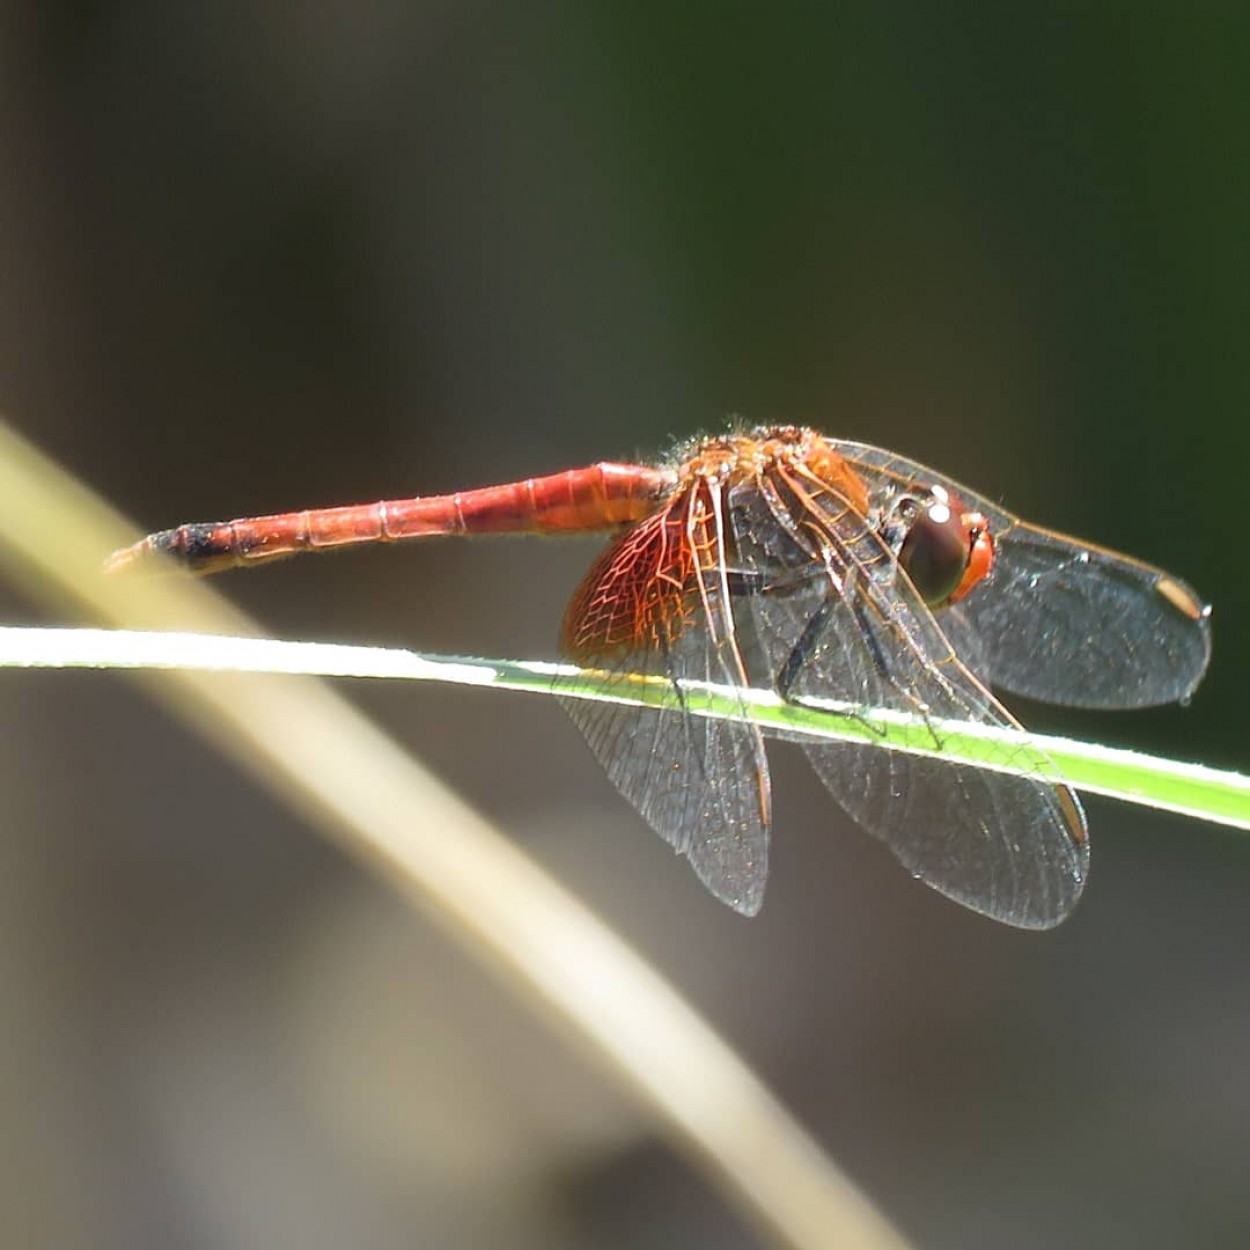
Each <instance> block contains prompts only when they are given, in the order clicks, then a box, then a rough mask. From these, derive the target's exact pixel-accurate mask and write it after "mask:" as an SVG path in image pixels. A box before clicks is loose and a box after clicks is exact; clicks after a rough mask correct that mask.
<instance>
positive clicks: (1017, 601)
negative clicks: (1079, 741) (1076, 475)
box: [834, 440, 1211, 708]
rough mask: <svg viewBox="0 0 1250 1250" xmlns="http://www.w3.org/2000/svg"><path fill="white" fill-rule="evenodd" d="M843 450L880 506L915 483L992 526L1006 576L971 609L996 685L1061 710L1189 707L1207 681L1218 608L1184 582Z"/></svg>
mask: <svg viewBox="0 0 1250 1250" xmlns="http://www.w3.org/2000/svg"><path fill="white" fill-rule="evenodd" d="M834 445H835V446H836V447H837V449H838V451H840V452H841V453H842V455H844V456H846V457H847V459H848V460H850V461H851V462H852V463H853V465H854V467H855V469H856V471H857V472H858V473H859V474H860V476H861V477H863V478H864V480H865V482H866V483H867V484H868V487H869V492H870V494H871V495H872V496H873V497H874V498H876V499H882V498H887V497H888V495H889V493H890V492H892V491H896V490H898V489H900V488H902V489H905V488H906V487H907V486H908V485H910V484H911V483H921V484H933V483H937V484H938V485H941V486H945V487H946V488H947V489H948V490H951V491H953V492H954V493H955V494H956V495H958V496H959V497H960V498H961V499H962V500H963V501H964V503H965V504H966V505H967V506H968V507H969V508H972V509H974V510H976V511H979V512H982V513H983V514H984V515H985V516H986V517H988V518H989V521H990V532H991V533H992V534H993V537H994V545H995V560H994V567H993V570H992V572H991V573H990V575H989V577H988V578H987V579H986V580H985V581H984V582H982V583H981V584H980V585H979V586H977V587H976V588H975V589H974V590H973V591H972V592H971V593H970V594H969V595H968V597H967V599H965V600H964V601H963V603H962V604H961V605H960V606H961V608H962V610H963V613H964V615H965V618H966V622H967V624H968V625H969V626H970V627H971V628H972V630H974V631H975V633H976V635H977V637H978V638H979V643H980V649H981V655H982V660H983V663H984V669H983V670H982V671H983V672H984V673H986V674H988V676H989V678H990V680H991V681H992V682H993V683H994V684H995V685H998V686H1002V687H1003V688H1004V689H1006V690H1011V691H1014V692H1015V693H1016V694H1022V695H1026V696H1028V697H1029V698H1033V699H1043V700H1045V701H1047V702H1050V703H1065V704H1069V705H1071V706H1074V707H1093V708H1128V707H1149V706H1152V705H1154V704H1159V703H1171V702H1174V701H1176V700H1185V699H1188V698H1189V696H1190V695H1191V694H1192V693H1193V691H1194V689H1195V688H1196V686H1197V685H1198V683H1199V681H1201V680H1202V675H1203V673H1204V672H1205V671H1206V667H1207V662H1208V661H1209V659H1210V657H1211V624H1210V615H1209V609H1208V608H1207V607H1206V605H1205V604H1204V603H1203V601H1202V600H1201V599H1200V598H1199V597H1198V595H1197V594H1196V592H1195V591H1194V590H1193V588H1192V587H1190V586H1188V585H1187V584H1186V583H1185V582H1183V581H1181V580H1180V579H1179V578H1177V577H1173V576H1172V575H1171V574H1169V573H1165V572H1163V570H1162V569H1157V568H1155V567H1153V566H1152V565H1149V564H1143V563H1141V562H1140V561H1138V560H1134V559H1131V558H1130V557H1128V556H1124V555H1120V554H1119V553H1117V552H1114V551H1107V550H1105V549H1104V548H1101V547H1096V546H1094V545H1093V544H1091V543H1085V542H1082V541H1081V540H1080V539H1077V538H1070V537H1068V536H1066V535H1063V534H1056V533H1052V532H1050V531H1049V530H1044V529H1040V528H1038V527H1037V526H1033V525H1029V524H1028V523H1026V522H1024V521H1021V520H1019V519H1018V518H1017V517H1014V516H1012V515H1011V513H1009V512H1006V511H1004V510H1003V509H1002V508H1000V507H998V506H997V505H996V504H994V503H992V502H991V501H990V500H987V499H985V498H984V497H983V496H980V495H978V494H976V492H975V491H970V490H968V489H967V488H966V487H964V486H961V485H959V484H958V483H956V482H952V481H951V480H950V479H949V478H947V477H945V476H943V475H942V474H940V473H935V472H934V471H933V470H931V469H927V468H925V467H923V466H922V465H918V464H916V463H915V462H914V461H911V460H906V459H904V458H903V457H901V456H896V455H894V454H893V453H892V452H888V451H883V450H881V449H880V448H877V447H869V446H867V445H866V444H863V443H851V442H845V441H842V440H835V441H834ZM940 615H942V614H941V613H939V616H940ZM953 632H955V631H954V630H952V633H953ZM957 645H958V644H957ZM961 655H962V652H961Z"/></svg>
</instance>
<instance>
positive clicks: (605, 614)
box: [108, 425, 1211, 929]
mask: <svg viewBox="0 0 1250 1250" xmlns="http://www.w3.org/2000/svg"><path fill="white" fill-rule="evenodd" d="M590 531H606V532H608V533H609V534H611V535H612V537H611V540H610V542H609V543H608V545H607V547H606V548H605V549H604V551H603V552H602V554H600V556H599V557H598V559H597V560H596V561H595V563H594V564H593V566H592V567H591V569H590V571H589V572H588V573H587V574H586V576H585V578H584V579H583V580H582V582H581V584H580V585H579V586H578V588H577V589H576V591H575V592H574V594H573V597H572V599H571V601H570V603H569V605H568V608H567V610H566V612H565V616H564V621H563V626H562V629H561V635H560V639H561V647H560V649H561V652H562V654H563V656H564V657H565V658H566V659H567V660H569V661H570V662H571V663H572V664H574V665H576V666H578V667H579V668H581V669H593V670H596V671H597V672H598V673H599V674H600V675H602V677H603V679H604V680H606V681H607V682H609V683H610V684H614V683H619V687H620V689H621V690H622V691H624V690H625V689H626V688H627V687H628V686H629V685H630V684H631V683H635V682H636V681H637V679H638V678H639V677H643V678H650V679H653V680H658V681H659V682H661V683H663V685H664V688H665V689H668V688H669V687H670V686H671V690H672V695H673V697H672V699H671V700H669V701H668V705H667V706H654V705H651V706H640V705H639V704H638V703H637V702H633V703H627V702H612V701H590V700H585V699H576V698H572V697H568V696H567V695H566V696H564V697H563V698H562V702H563V703H564V705H565V706H566V708H567V710H568V711H569V713H570V714H571V716H572V717H573V720H574V721H575V722H576V723H577V725H578V726H579V727H580V729H581V730H582V732H583V734H584V735H585V737H586V740H587V742H588V743H589V745H590V747H591V750H592V751H593V752H594V754H595V755H596V756H597V757H598V759H599V761H600V762H601V763H602V765H603V766H604V768H605V769H606V771H607V773H608V776H609V777H610V778H611V780H612V782H613V783H614V784H615V786H616V788H617V789H618V790H619V791H620V792H621V793H622V794H623V795H624V797H625V798H626V799H628V800H629V802H630V803H632V804H633V806H634V807H635V808H636V809H637V810H638V812H639V813H640V814H641V815H642V817H643V818H644V819H645V820H646V822H647V823H648V824H649V825H650V826H651V827H652V828H653V829H654V830H655V831H656V832H657V833H658V834H659V835H660V836H661V837H662V838H664V839H665V841H667V842H668V843H669V844H670V845H671V846H672V847H673V848H674V849H675V850H676V851H677V852H678V853H680V854H681V855H684V856H685V857H686V858H687V859H688V860H689V862H690V864H691V866H692V867H693V868H694V871H695V872H696V873H697V874H698V876H699V878H700V879H701V880H702V881H703V883H704V884H705V885H706V886H707V887H708V889H710V890H711V892H712V893H713V894H714V895H715V896H716V897H717V898H719V899H721V900H722V901H723V902H725V903H727V904H729V906H731V907H733V908H735V909H736V910H737V911H739V912H741V913H743V914H745V915H754V914H755V913H756V912H758V911H759V909H760V907H761V905H762V902H763V897H764V886H765V882H766V880H767V876H768V863H769V843H770V835H771V826H772V806H771V786H770V780H769V768H768V759H767V756H766V754H765V747H764V737H765V733H766V731H765V730H763V729H761V728H760V726H759V725H758V723H756V722H754V721H752V719H751V718H750V716H749V714H748V710H747V708H746V706H745V702H746V700H745V698H744V695H745V694H746V692H748V691H753V690H759V689H764V690H770V691H773V692H775V693H776V694H777V695H778V696H779V697H780V698H781V699H782V700H785V701H787V702H790V703H794V704H797V705H802V704H804V703H805V702H818V701H822V700H823V701H828V700H832V701H835V702H836V703H838V704H841V705H850V706H852V707H858V708H864V709H884V710H887V711H893V712H901V713H906V714H910V715H911V716H914V717H916V718H918V719H919V721H920V723H922V724H926V725H927V724H934V725H936V724H937V723H938V722H950V721H958V722H971V723H973V724H977V725H984V726H990V727H998V728H1003V729H1019V725H1018V722H1017V721H1016V720H1015V719H1014V718H1013V716H1012V715H1011V713H1010V712H1008V711H1007V709H1006V708H1005V707H1004V706H1003V705H1002V704H1001V703H1000V702H999V700H998V698H997V697H996V696H995V694H994V693H992V691H993V690H994V689H999V690H1003V691H1007V692H1009V693H1013V694H1017V695H1022V696H1025V697H1028V698H1031V699H1037V700H1042V701H1046V702H1050V703H1056V704H1064V705H1068V706H1072V707H1081V708H1141V707H1149V706H1153V705H1158V704H1164V703H1169V702H1173V701H1180V702H1187V701H1188V700H1189V698H1190V696H1191V695H1192V694H1193V692H1194V690H1195V688H1196V687H1197V685H1198V683H1199V681H1200V680H1201V678H1202V676H1203V673H1204V672H1205V670H1206V667H1207V663H1208V660H1209V658H1210V654H1211V629H1210V608H1209V606H1208V605H1207V604H1205V603H1204V602H1203V600H1202V599H1200V598H1199V597H1198V595H1197V594H1196V593H1195V591H1194V590H1193V589H1192V588H1191V587H1190V586H1189V585H1187V584H1186V583H1185V582H1184V581H1182V580H1181V579H1180V578H1178V577H1175V576H1173V575H1172V574H1170V573H1166V572H1164V571H1162V570H1161V569H1158V568H1155V567H1153V566H1151V565H1149V564H1145V563H1143V562H1141V561H1139V560H1136V559H1133V558H1131V557H1129V556H1126V555H1121V554H1118V553H1117V552H1114V551H1110V550H1107V549H1105V548H1102V547H1098V546H1095V545H1094V544H1092V543H1088V542H1083V541H1081V540H1079V539H1076V538H1072V537H1068V536H1065V535H1063V534H1058V533H1054V532H1052V531H1050V530H1047V529H1042V528H1040V527H1038V526H1035V525H1031V524H1028V523H1027V522H1024V521H1022V520H1020V519H1019V518H1017V517H1015V516H1013V515H1012V514H1011V513H1009V512H1007V511H1005V510H1004V509H1002V508H1001V507H999V506H998V505H997V504H995V503H994V502H992V501H991V500H990V499H987V498H986V497H984V496H982V495H978V494H976V493H974V492H973V491H971V490H968V489H967V488H965V487H963V486H961V485H959V484H958V483H956V482H954V481H952V480H951V479H949V478H947V477H945V476H943V475H942V474H940V473H937V472H935V471H933V470H931V469H928V468H925V467H924V466H922V465H919V464H916V463H915V462H913V461H911V460H907V459H905V458H904V457H902V456H899V455H896V454H894V453H893V452H890V451H885V450H882V449H881V448H877V447H872V446H868V445H867V444H864V443H858V442H851V441H848V440H845V439H837V438H830V437H826V436H825V435H823V434H821V433H818V432H817V431H815V430H812V429H808V428H803V427H797V426H785V425H779V426H767V427H761V428H754V429H741V430H735V431H731V432H728V433H725V434H718V435H712V436H708V437H704V438H701V439H699V440H696V441H693V442H691V443H689V444H687V445H685V446H684V447H682V448H681V449H680V450H679V451H678V452H677V453H676V454H675V455H674V456H673V457H672V458H671V459H670V460H669V461H668V462H667V463H663V464H655V465H645V464H615V463H600V464H594V465H590V466H588V467H585V468H577V469H570V470H566V471H564V472H559V473H555V474H552V475H550V476H546V477H536V478H528V479H525V480H524V481H517V482H512V483H508V484H506V485H501V486H488V487H483V488H479V489H476V490H467V491H463V492H459V493H456V494H446V495H434V496H420V497H417V498H413V499H402V500H389V501H383V502H379V503H370V504H362V505H353V506H347V507H331V508H318V509H308V510H304V511H299V512H286V513H280V514H276V515H272V516H257V517H248V518H243V519H240V520H235V521H225V522H210V523H198V524H185V525H180V526H178V527H177V528H174V529H168V530H163V531H161V532H159V533H154V534H151V535H149V536H148V537H146V538H144V539H143V540H141V541H140V542H138V543H136V544H135V545H133V546H131V547H128V548H126V549H125V550H122V551H119V552H116V553H115V554H114V555H113V556H112V557H111V558H110V560H109V562H108V567H109V568H110V569H111V570H116V569H121V568H124V567H127V566H130V565H132V564H134V563H136V562H138V561H142V560H144V559H146V558H148V557H151V556H154V555H158V554H159V555H162V556H165V557H172V558H174V559H175V560H176V561H178V562H179V563H180V564H181V565H182V566H184V567H185V568H187V569H189V570H192V571H195V572H215V571H218V570H222V569H228V568H234V567H239V566H250V565H254V564H259V563H264V562H266V561H269V560H272V559H276V558H279V557H282V556H289V555H292V554H294V553H297V552H303V551H316V550H323V549H327V548H332V547H343V546H346V545H350V544H356V543H377V542H399V541H403V540H407V539H412V538H427V537H432V536H436V535H453V534H461V535H478V534H503V533H534V534H556V533H573V532H590ZM557 682H559V679H557ZM691 683H712V684H714V685H715V686H717V687H719V688H723V689H725V690H727V691H729V692H732V694H733V697H734V698H737V699H738V700H739V701H740V707H739V709H738V710H739V712H740V714H739V715H737V716H734V717H730V718H711V717H708V716H705V715H699V714H697V713H696V711H695V710H693V709H692V708H691V707H690V705H689V703H688V701H687V700H686V698H685V697H684V696H683V691H684V690H686V689H689V688H692V687H691ZM557 693H559V689H558V688H557ZM932 732H933V748H934V750H935V751H937V752H938V753H937V754H922V753H916V752H914V751H913V752H909V751H903V750H899V749H897V748H895V747H892V746H891V745H890V744H889V742H888V741H886V740H885V739H884V738H883V739H882V740H881V741H867V740H865V741H854V742H852V741H845V742H844V741H836V742H835V741H829V740H816V739H814V738H812V737H810V736H809V737H807V738H806V739H805V740H803V741H802V749H803V750H804V751H805V752H806V754H807V758H808V760H809V761H810V763H811V765H812V766H813V768H814V769H815V771H816V774H817V775H818V776H819V778H820V780H821V781H822V782H823V783H824V784H825V786H826V787H827V788H828V789H829V791H830V792H831V793H832V795H833V796H834V798H835V799H836V800H837V801H838V803H839V804H840V805H841V806H842V808H843V809H844V810H845V811H846V812H847V813H848V814H849V815H850V816H851V817H852V818H853V819H854V820H855V821H856V822H858V823H859V824H860V825H861V826H863V827H864V828H865V829H867V830H868V831H869V832H871V833H872V834H874V835H876V836H877V837H878V838H880V839H881V840H883V841H884V842H885V843H886V844H887V846H888V847H889V848H890V849H891V850H892V851H893V853H894V854H895V855H896V856H897V858H898V859H899V860H900V861H901V862H902V863H903V865H904V866H905V867H906V868H907V869H908V870H909V871H910V872H911V874H912V875H913V876H914V877H916V878H918V879H919V880H921V881H923V882H925V883H927V884H928V885H930V886H932V887H933V888H935V889H936V890H938V891H940V892H941V893H942V894H944V895H946V896H948V897H950V898H952V899H954V900H956V901H958V902H959V903H962V904H964V905H965V906H967V907H970V908H972V909H973V910H975V911H977V912H980V913H983V914H984V915H986V916H989V917H992V918H993V919H996V920H999V921H1002V922H1004V923H1006V924H1009V925H1014V926H1017V927H1021V928H1032V929H1043V928H1049V927H1051V926H1053V925H1056V924H1058V923H1059V922H1060V921H1061V920H1063V919H1064V918H1065V917H1066V916H1067V915H1068V914H1069V913H1070V912H1071V910H1072V908H1073V907H1074V906H1075V904H1076V902H1077V899H1078V898H1079V897H1080V894H1081V891H1082V889H1083V887H1084V884H1085V881H1086V877H1087V875H1088V867H1089V837H1088V832H1087V826H1086V820H1085V816H1084V813H1083V811H1082V809H1081V805H1080V802H1079V800H1078V799H1077V796H1076V794H1075V793H1074V792H1073V791H1072V790H1071V789H1070V788H1069V787H1068V786H1066V785H1064V784H1062V783H1061V782H1060V781H1057V780H1056V776H1057V774H1056V773H1055V772H1054V771H1053V770H1052V769H1048V768H1045V767H1042V766H1041V765H1040V764H1039V765H1036V766H1034V767H1032V768H1026V769H1025V770H1024V772H1023V775H1020V774H1017V773H1013V772H1007V771H999V770H995V769H990V768H983V767H978V766H976V765H973V764H970V763H962V762H957V761H955V760H953V759H951V758H949V757H947V758H943V757H942V756H941V754H940V749H941V738H940V735H939V733H938V731H937V729H936V728H935V729H934V730H933V731H932ZM771 736H785V735H784V734H776V733H774V734H772V735H771ZM1033 758H1034V759H1036V758H1038V757H1036V756H1034V757H1033Z"/></svg>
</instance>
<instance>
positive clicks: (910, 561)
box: [898, 500, 989, 608]
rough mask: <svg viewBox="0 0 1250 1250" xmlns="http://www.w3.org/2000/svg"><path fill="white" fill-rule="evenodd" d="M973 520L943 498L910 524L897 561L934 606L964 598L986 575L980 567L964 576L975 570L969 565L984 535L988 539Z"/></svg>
mask: <svg viewBox="0 0 1250 1250" xmlns="http://www.w3.org/2000/svg"><path fill="white" fill-rule="evenodd" d="M970 520H971V518H970V517H969V516H967V515H964V516H960V515H958V514H957V513H956V512H955V511H953V510H952V508H951V507H950V505H949V504H948V503H947V502H946V501H945V500H941V501H934V502H933V503H931V504H929V506H928V507H926V508H924V509H923V510H922V511H920V512H919V513H918V514H917V515H916V516H915V518H914V519H913V520H912V522H911V525H910V526H909V527H908V530H907V536H906V537H905V538H904V539H903V545H902V547H900V548H899V553H898V562H899V564H900V565H902V567H903V571H904V572H905V573H906V574H907V576H908V577H910V578H911V581H912V585H914V586H915V587H916V590H917V591H918V592H919V594H920V597H921V598H922V599H923V600H924V601H925V603H927V604H928V605H929V607H931V608H939V607H942V606H943V605H945V604H947V603H950V602H952V601H953V600H955V599H958V598H962V596H963V594H965V593H966V592H967V590H970V589H971V588H972V585H973V584H974V583H975V582H976V581H979V580H980V577H982V576H984V573H985V571H986V570H985V569H981V570H979V571H978V573H977V576H976V577H974V578H970V579H965V574H966V573H971V572H972V569H971V567H970V566H971V562H972V559H973V554H974V551H975V550H976V548H977V544H978V542H979V541H980V540H981V538H982V537H984V538H985V539H988V538H989V535H988V533H986V532H985V531H984V530H983V529H976V528H973V526H971V525H970V524H969V522H970ZM977 520H980V518H979V517H978V518H977ZM965 580H967V581H968V585H967V586H965V585H964V583H965Z"/></svg>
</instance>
